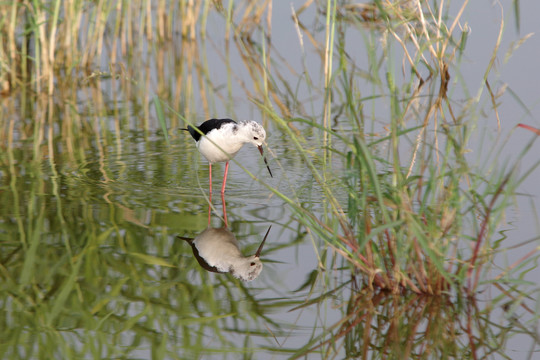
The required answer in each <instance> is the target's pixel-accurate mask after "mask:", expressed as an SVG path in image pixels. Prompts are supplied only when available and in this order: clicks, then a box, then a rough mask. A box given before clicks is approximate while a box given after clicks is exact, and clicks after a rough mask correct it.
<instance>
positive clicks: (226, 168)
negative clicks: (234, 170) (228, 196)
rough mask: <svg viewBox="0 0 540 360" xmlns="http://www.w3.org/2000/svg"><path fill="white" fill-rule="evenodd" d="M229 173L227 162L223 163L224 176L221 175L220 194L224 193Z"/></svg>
mask: <svg viewBox="0 0 540 360" xmlns="http://www.w3.org/2000/svg"><path fill="white" fill-rule="evenodd" d="M228 173H229V162H228V161H227V162H226V163H225V174H224V175H223V185H222V186H221V193H222V194H224V193H225V184H227V174H228Z"/></svg>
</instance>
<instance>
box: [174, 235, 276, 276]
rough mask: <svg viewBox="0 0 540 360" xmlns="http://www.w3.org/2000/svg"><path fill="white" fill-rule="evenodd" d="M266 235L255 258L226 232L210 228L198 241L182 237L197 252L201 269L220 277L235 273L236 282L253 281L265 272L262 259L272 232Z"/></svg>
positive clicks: (195, 253) (197, 238) (198, 237)
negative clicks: (244, 251) (246, 252)
mask: <svg viewBox="0 0 540 360" xmlns="http://www.w3.org/2000/svg"><path fill="white" fill-rule="evenodd" d="M271 228H272V226H270V227H269V228H268V231H266V235H265V236H264V239H263V241H262V242H261V244H260V245H259V248H258V249H257V251H256V252H255V255H251V256H247V257H245V256H244V255H242V253H241V252H240V249H239V247H238V240H236V237H235V236H234V234H233V233H232V232H231V231H229V230H227V229H226V228H211V227H209V228H207V229H206V230H204V231H203V232H202V233H200V234H199V236H197V237H196V238H195V239H190V238H186V237H181V236H178V238H180V239H182V240H186V241H187V242H188V243H189V244H190V245H191V249H192V250H193V255H194V256H195V258H196V259H197V262H198V263H199V265H201V266H202V267H203V268H204V269H205V270H208V271H212V272H216V273H227V272H229V273H231V274H232V275H233V276H234V277H235V278H237V279H240V280H244V281H252V280H254V279H255V278H256V277H257V276H259V274H260V273H261V271H262V268H263V264H262V262H261V259H260V256H261V251H262V249H263V246H264V243H265V241H266V238H267V237H268V233H270V229H271Z"/></svg>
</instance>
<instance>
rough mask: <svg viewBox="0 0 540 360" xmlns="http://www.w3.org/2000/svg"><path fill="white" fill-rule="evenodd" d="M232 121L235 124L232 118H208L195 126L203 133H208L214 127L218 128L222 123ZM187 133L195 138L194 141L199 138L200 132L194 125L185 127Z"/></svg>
mask: <svg viewBox="0 0 540 360" xmlns="http://www.w3.org/2000/svg"><path fill="white" fill-rule="evenodd" d="M229 123H233V124H236V121H234V120H232V119H210V120H206V121H205V122H203V123H202V124H201V125H199V126H197V128H198V129H199V130H200V131H201V132H202V133H203V134H204V135H206V134H208V133H209V132H210V131H212V130H214V129H219V128H220V127H221V126H222V125H223V124H229ZM187 129H188V131H189V133H190V134H191V136H192V137H193V139H195V141H199V139H200V138H201V133H200V132H198V131H197V130H195V128H194V127H192V126H188V127H187Z"/></svg>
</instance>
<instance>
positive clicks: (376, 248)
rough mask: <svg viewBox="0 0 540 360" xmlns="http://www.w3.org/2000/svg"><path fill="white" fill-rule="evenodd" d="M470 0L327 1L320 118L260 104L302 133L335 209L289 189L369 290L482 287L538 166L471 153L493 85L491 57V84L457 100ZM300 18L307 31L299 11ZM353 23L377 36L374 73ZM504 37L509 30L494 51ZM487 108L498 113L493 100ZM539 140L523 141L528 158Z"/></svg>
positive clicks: (300, 146) (308, 221)
mask: <svg viewBox="0 0 540 360" xmlns="http://www.w3.org/2000/svg"><path fill="white" fill-rule="evenodd" d="M467 3H468V2H467V1H465V2H463V3H462V4H460V6H459V7H458V8H456V9H453V10H452V11H451V10H450V7H446V6H445V4H444V3H443V2H435V3H428V2H408V1H405V2H384V1H375V2H374V3H373V4H372V5H369V6H364V5H351V4H347V5H343V4H341V3H338V2H337V1H330V0H329V1H327V2H326V4H325V5H326V6H324V7H323V9H321V12H322V13H325V15H326V22H325V24H324V25H325V27H324V29H325V30H324V33H325V42H324V43H323V44H322V45H324V47H322V46H321V47H320V48H321V49H324V50H322V51H320V53H319V54H320V56H321V60H322V63H323V64H324V69H323V72H324V75H323V77H324V94H323V95H322V97H323V101H322V113H321V116H310V115H305V116H297V117H289V118H288V117H286V116H285V114H283V113H282V114H278V113H277V112H276V110H274V108H273V107H272V106H268V105H267V104H268V101H267V102H266V104H263V103H260V104H259V105H260V107H261V108H262V109H263V111H265V112H266V113H267V114H268V116H269V117H271V118H272V119H273V120H274V121H275V122H276V123H277V124H278V125H279V126H280V129H282V130H283V131H284V132H286V133H287V135H288V136H290V137H291V138H292V139H293V140H292V141H291V142H292V145H293V146H295V147H296V149H297V150H298V151H299V152H300V153H301V154H302V156H303V159H304V161H305V163H306V164H307V167H308V169H309V170H310V171H311V173H312V174H313V177H314V179H315V181H316V182H317V183H318V185H319V186H320V189H321V192H322V193H323V199H324V203H325V205H326V213H325V215H323V216H321V217H318V216H315V215H314V214H312V213H310V212H309V211H306V210H305V209H304V208H302V207H301V206H299V204H298V202H297V201H295V200H294V199H291V198H289V197H286V196H283V195H282V196H283V197H284V198H285V199H287V201H289V203H290V204H291V205H293V208H294V209H295V211H296V212H297V215H298V218H299V219H300V220H301V221H302V222H303V223H304V224H305V225H306V226H307V228H308V229H309V230H310V232H312V233H313V234H316V235H317V236H319V237H322V238H323V239H324V240H325V241H326V243H327V244H328V245H329V246H330V247H331V248H332V249H334V250H335V251H336V252H337V253H339V254H341V255H342V256H343V258H344V259H346V260H347V262H348V263H349V264H350V265H351V268H352V269H354V272H358V273H361V274H363V275H364V276H363V277H361V279H362V280H361V282H362V283H363V284H365V285H366V286H367V287H369V288H371V289H382V290H385V291H389V292H391V293H394V294H399V293H402V292H403V291H412V292H414V293H418V294H444V293H450V292H452V291H454V290H457V291H459V292H463V291H464V292H465V293H467V294H469V295H472V294H474V293H475V292H476V291H477V289H478V286H479V283H480V279H481V275H482V274H483V270H484V268H485V267H488V268H489V265H490V261H491V259H492V256H493V255H494V254H495V252H496V250H495V249H494V247H493V244H495V243H498V240H499V238H498V235H497V229H498V226H499V225H500V223H501V221H502V220H503V219H504V214H505V211H506V210H507V209H508V207H509V206H510V204H511V201H512V198H513V196H514V195H515V194H516V188H517V186H518V185H519V184H520V183H521V182H522V180H523V179H524V177H526V176H527V175H528V174H529V173H530V171H532V169H530V170H528V171H527V172H526V173H525V174H524V175H520V173H519V171H518V170H519V169H518V167H517V165H513V166H510V165H508V164H504V163H501V162H500V161H498V159H493V158H489V156H487V158H488V159H489V160H488V161H487V162H486V163H483V164H482V166H478V165H476V164H475V162H476V161H477V159H478V158H477V159H474V160H471V155H470V152H471V151H476V153H477V154H478V155H477V156H478V157H480V158H482V157H485V156H486V153H482V151H480V150H482V148H476V147H475V146H474V143H471V138H472V137H473V136H474V132H475V131H477V127H476V120H477V119H478V113H479V112H480V111H481V110H480V109H482V106H483V105H482V102H481V99H482V97H481V94H482V92H483V90H488V92H489V93H491V89H490V87H489V81H488V78H489V77H490V70H491V67H492V64H493V61H490V62H489V63H487V64H486V70H485V75H484V82H485V85H486V87H485V88H482V89H480V94H479V95H478V96H477V97H471V98H469V99H466V100H465V101H460V102H457V101H453V100H452V99H451V95H450V94H451V93H452V92H453V91H454V90H455V86H466V85H465V84H463V83H462V81H463V80H462V79H459V78H458V79H457V80H454V82H453V83H452V82H451V79H452V78H453V77H454V74H455V73H458V71H457V70H458V69H459V65H460V60H461V55H462V54H463V52H464V51H465V50H466V43H467V38H468V28H467V24H462V23H461V17H462V15H463V13H464V12H465V9H466V7H467ZM301 10H303V8H301ZM293 18H294V21H296V22H297V24H298V28H299V29H301V30H302V31H304V32H308V30H307V29H308V27H307V26H305V25H304V24H302V16H301V15H300V14H298V13H294V9H293ZM351 27H352V28H355V29H356V30H358V33H364V34H365V33H367V34H369V35H367V37H368V39H367V41H366V44H367V46H366V48H365V54H366V57H367V65H364V66H366V67H367V68H368V71H365V72H363V71H362V70H360V68H359V65H358V64H356V63H355V62H354V60H353V59H352V58H351V56H350V55H349V53H348V51H349V50H350V49H349V50H347V49H348V48H347V46H346V45H345V43H346V40H345V33H346V31H348V32H352V31H351ZM501 28H502V23H501ZM358 33H356V34H358ZM308 36H309V38H310V39H313V38H316V35H313V34H309V35H308ZM348 36H349V39H350V38H351V35H350V34H349V35H348ZM500 39H501V34H499V36H498V39H497V42H496V44H495V47H494V49H493V55H492V59H493V58H494V57H495V56H496V54H497V51H498V47H499V43H500ZM349 41H350V40H349ZM300 43H301V44H302V38H300ZM396 64H400V68H401V73H400V72H399V71H398V66H397V65H396ZM306 71H308V70H307V69H306ZM364 75H365V76H368V81H363V79H365V76H364ZM365 83H368V84H370V85H371V87H372V90H374V92H373V93H372V94H370V95H368V96H363V95H362V94H363V93H365V92H366V90H364V87H365ZM490 99H491V100H492V101H493V97H491V98H490ZM456 104H461V105H460V106H456ZM493 104H494V103H493ZM381 106H382V108H383V109H384V110H381ZM482 110H484V109H482ZM488 111H491V114H492V116H493V118H495V119H496V120H497V121H498V120H499V119H498V114H497V110H496V106H493V108H492V109H489V110H488ZM494 125H495V127H497V126H498V123H497V122H495V123H494ZM298 128H304V129H305V128H310V129H315V131H316V132H318V133H319V134H320V138H319V140H320V149H321V151H319V152H315V153H313V152H312V153H310V154H309V155H308V154H307V153H306V151H305V146H306V144H309V142H310V140H309V139H307V138H303V137H302V135H301V132H300V131H296V130H297V129H298ZM532 141H534V139H533V140H532ZM498 146H500V147H504V144H502V145H500V144H498ZM530 146H531V143H528V144H527V145H525V146H524V148H523V152H522V153H521V154H520V156H521V157H522V156H526V154H527V152H528V150H529V149H530ZM473 147H474V150H473V149H471V148H473ZM487 148H488V149H489V150H488V154H489V153H491V152H500V151H501V149H500V148H495V145H494V144H491V146H488V147H487ZM485 149H486V148H484V149H483V150H485ZM518 160H519V158H518ZM536 166H538V164H536V165H535V166H534V167H536ZM336 168H340V171H339V175H336V174H337V173H338V172H336ZM341 169H342V171H341ZM337 184H339V185H337ZM343 191H344V192H345V193H346V195H345V196H343ZM280 195H281V194H280ZM527 260H531V259H530V258H528V259H527ZM320 266H321V268H322V269H325V268H326V265H325V264H324V263H321V264H320Z"/></svg>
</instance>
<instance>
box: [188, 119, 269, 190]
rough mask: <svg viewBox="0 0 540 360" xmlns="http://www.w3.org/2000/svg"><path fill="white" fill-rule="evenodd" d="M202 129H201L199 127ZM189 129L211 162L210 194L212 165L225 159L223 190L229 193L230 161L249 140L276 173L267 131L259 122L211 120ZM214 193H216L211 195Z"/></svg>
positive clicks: (201, 151)
mask: <svg viewBox="0 0 540 360" xmlns="http://www.w3.org/2000/svg"><path fill="white" fill-rule="evenodd" d="M197 129H198V130H197ZM182 130H187V131H189V133H190V134H191V136H192V137H193V139H195V141H196V142H197V148H198V149H199V151H200V153H201V154H202V155H203V156H204V157H205V158H206V159H207V160H208V162H209V169H210V170H209V172H210V173H209V177H210V194H212V164H213V163H215V162H223V161H225V162H226V163H225V173H224V174H223V185H222V186H221V193H222V194H223V193H224V192H225V184H226V183H227V173H228V172H229V160H230V159H232V158H233V157H234V156H235V155H236V153H237V152H238V151H240V149H241V148H242V146H243V145H244V144H245V143H251V144H253V145H255V146H256V147H257V148H258V149H259V152H260V153H261V156H262V157H263V159H264V163H265V164H266V168H267V169H268V172H269V173H270V176H272V171H270V167H269V166H268V162H267V161H266V157H264V152H263V148H262V144H263V143H264V140H265V139H266V131H264V128H263V127H262V126H261V125H260V124H259V123H257V122H255V121H241V122H239V123H237V122H236V121H234V120H231V119H210V120H207V121H205V122H203V123H202V124H201V125H199V126H197V128H194V127H193V126H188V127H187V129H182ZM210 196H212V195H210Z"/></svg>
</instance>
